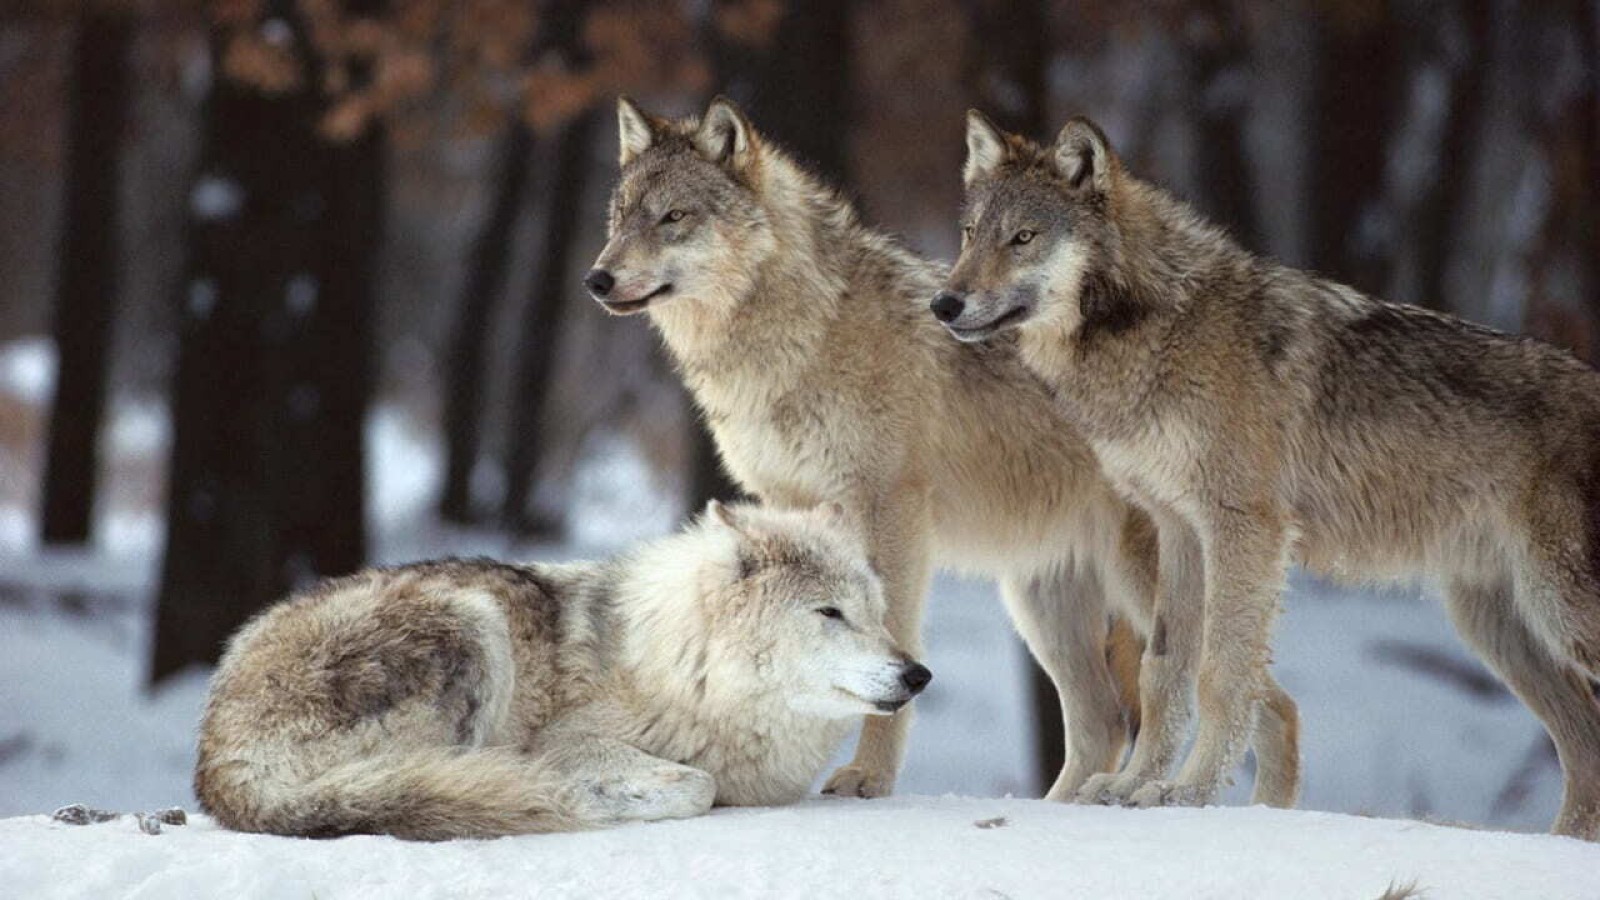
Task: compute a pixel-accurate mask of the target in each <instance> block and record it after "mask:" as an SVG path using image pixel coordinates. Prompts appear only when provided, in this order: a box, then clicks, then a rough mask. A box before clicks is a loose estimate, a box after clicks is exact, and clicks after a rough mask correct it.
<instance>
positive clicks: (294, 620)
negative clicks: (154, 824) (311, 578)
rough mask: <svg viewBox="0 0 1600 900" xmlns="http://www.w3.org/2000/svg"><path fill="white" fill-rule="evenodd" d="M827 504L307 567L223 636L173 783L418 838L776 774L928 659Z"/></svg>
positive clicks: (583, 817) (924, 674)
mask: <svg viewBox="0 0 1600 900" xmlns="http://www.w3.org/2000/svg"><path fill="white" fill-rule="evenodd" d="M843 525H844V516H843V510H841V509H839V508H837V507H832V508H825V509H819V510H811V511H804V512H800V511H772V510H762V509H758V508H754V507H723V506H720V505H718V504H716V503H715V502H713V503H712V505H711V507H710V509H709V511H708V513H707V515H706V516H704V517H703V519H702V520H701V521H700V522H699V523H697V524H695V525H693V526H691V527H689V528H688V529H687V530H685V531H684V532H683V533H681V534H678V535H675V536H673V537H669V538H665V539H662V540H660V541H657V542H655V543H652V544H649V545H646V546H645V547H643V548H641V549H639V550H637V551H635V552H634V553H631V554H629V555H627V556H625V557H623V558H621V559H618V560H615V561H611V562H602V563H578V564H571V565H515V566H514V565H502V564H499V563H494V562H490V561H488V560H470V561H461V560H448V561H443V562H433V563H420V564H416V565H409V566H401V567H399V568H393V569H373V570H369V571H366V572H362V573H359V574H357V575H352V576H350V577H347V578H340V579H336V580H332V581H327V582H324V583H323V584H321V585H320V586H318V587H316V588H314V589H312V590H310V591H308V592H306V593H304V594H301V595H299V596H297V597H294V598H292V599H290V600H288V601H286V602H284V603H281V604H279V605H277V606H275V607H273V608H271V609H270V610H268V611H267V612H265V613H263V614H261V615H260V616H258V617H257V618H256V619H255V620H253V621H252V622H250V623H249V624H248V625H246V626H245V627H244V628H243V629H242V630H241V631H240V632H239V634H238V635H237V636H235V637H234V639H233V641H232V643H231V644H230V645H229V648H228V651H227V654H226V655H225V656H224V657H223V660H222V664H221V666H220V667H219V668H218V669H217V673H216V676H215V678H214V679H213V681H212V687H211V698H210V703H209V704H208V706H207V708H206V713H205V718H204V721H203V722H202V723H201V729H200V760H199V765H198V766H197V768H196V770H195V793H196V794H197V795H198V796H199V797H200V802H201V804H202V805H203V806H204V807H205V809H206V810H207V811H208V812H210V813H211V814H213V815H214V816H216V817H217V820H218V821H220V822H221V823H222V824H224V825H226V826H228V827H230V828H236V829H240V830H243V831H264V832H273V833H277V834H287V835H310V836H323V835H336V834H346V833H351V832H376V833H386V834H394V835H398V836H400V837H405V838H416V839H423V840H439V839H445V838H457V837H488V836H493V835H502V834H515V833H519V832H537V831H559V830H569V829H578V828H593V827H599V826H603V825H608V824H612V823H616V822H622V821H630V820H647V819H664V818H678V817H683V816H693V815H698V814H700V813H703V812H705V811H706V810H707V809H709V808H710V807H711V805H712V804H713V803H718V804H732V805H746V804H772V803H786V802H792V801H795V800H798V799H800V798H801V797H802V796H804V795H805V793H806V792H807V791H808V790H810V787H811V784H812V783H813V782H814V781H815V780H816V778H817V776H818V775H819V774H821V771H822V768H823V766H824V765H826V763H827V761H828V758H829V756H830V755H831V754H832V753H833V751H834V750H835V749H836V748H837V747H838V745H839V742H840V741H841V740H843V738H844V736H845V734H846V733H847V732H848V730H849V728H850V723H851V722H852V721H853V720H854V719H855V717H856V716H859V715H861V714H862V713H869V714H884V713H891V712H893V711H894V710H896V709H898V708H900V707H901V706H903V705H905V704H906V703H907V702H908V701H909V700H910V699H911V697H912V696H913V695H914V694H916V693H917V692H918V691H920V690H921V689H922V687H923V686H924V685H925V684H927V682H928V679H929V677H930V676H929V673H928V670H927V669H925V668H923V667H922V665H920V664H919V663H916V662H914V661H912V660H911V659H910V658H909V657H907V656H906V654H905V653H904V652H902V651H901V650H900V649H899V648H898V647H897V646H896V645H895V643H894V641H893V640H892V639H891V638H890V637H889V632H888V630H887V628H886V627H885V626H884V624H883V615H884V603H883V591H882V587H881V585H880V584H879V582H878V579H877V576H876V575H874V574H873V572H872V570H871V568H870V567H869V566H868V565H867V560H866V556H865V554H864V553H863V552H862V550H861V547H860V540H859V538H858V537H857V536H855V535H854V534H852V533H851V532H849V531H848V529H845V528H843V527H842V526H843Z"/></svg>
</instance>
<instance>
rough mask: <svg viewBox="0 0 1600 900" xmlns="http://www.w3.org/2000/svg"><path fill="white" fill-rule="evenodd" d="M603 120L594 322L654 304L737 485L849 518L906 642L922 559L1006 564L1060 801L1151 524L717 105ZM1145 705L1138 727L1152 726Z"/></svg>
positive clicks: (898, 750)
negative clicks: (828, 504)
mask: <svg viewBox="0 0 1600 900" xmlns="http://www.w3.org/2000/svg"><path fill="white" fill-rule="evenodd" d="M618 114H619V120H620V127H621V144H622V150H621V166H622V177H621V181H620V183H619V184H618V186H617V189H616V192H615V194H614V195H613V198H612V206H611V220H610V240H609V242H608V243H607V244H606V246H605V249H604V250H603V251H602V252H601V254H600V257H599V259H598V261H597V262H596V263H595V269H594V270H593V271H592V272H590V273H589V275H588V277H587V279H586V283H587V285H588V287H589V289H590V290H591V292H592V293H593V294H594V295H595V298H596V299H597V300H599V302H600V303H601V304H602V305H603V306H604V307H605V308H606V309H607V310H608V311H610V312H613V313H618V314H626V313H637V312H641V311H648V313H649V315H650V317H651V319H652V320H653V322H654V323H655V326H656V327H657V328H658V329H659V330H660V332H661V334H662V336H663V337H664V338H665V341H666V344H667V346H668V347H669V348H670V350H671V352H672V354H673V356H674V357H675V359H676V361H677V364H678V366H679V368H680V370H681V371H682V373H683V376H684V379H685V381H687V382H688V385H689V388H690V389H691V390H692V391H693V393H694V396H695V400H696V402H697V403H698V404H699V406H700V408H701V410H702V411H703V412H704V414H705V416H706V418H707V420H708V422H709V423H710V427H711V430H712V433H713V434H714V435H715V437H716V441H717V446H718V449H719V451H720V453H721V456H722V459H723V462H724V463H725V464H726V465H727V467H728V469H729V471H730V472H731V473H732V474H733V475H734V477H735V478H737V479H738V480H739V482H740V483H741V484H742V485H743V486H744V487H745V488H746V489H747V490H749V491H750V492H752V493H753V494H755V495H756V496H758V497H760V498H761V499H762V500H764V501H767V502H769V503H773V504H777V505H780V506H807V505H810V504H814V503H818V502H821V501H828V500H831V501H836V502H840V503H842V504H844V505H845V506H846V507H847V508H848V509H849V510H850V512H851V514H852V515H853V516H854V517H855V518H856V519H857V520H858V521H860V522H861V523H863V525H864V531H865V533H866V534H867V543H868V552H869V554H870V557H871V559H872V562H873V565H874V566H875V568H876V569H877V571H878V572H879V574H880V575H881V576H882V577H883V580H884V589H885V592H886V594H887V599H888V608H889V613H888V623H889V630H890V633H892V634H893V635H894V637H895V639H896V640H897V641H898V642H900V645H901V646H903V647H906V648H907V649H908V650H910V651H911V652H913V653H918V652H920V650H919V648H920V637H919V634H920V620H921V611H922V604H923V596H924V594H925V593H926V590H927V586H928V578H929V573H930V570H931V568H932V567H933V566H934V565H935V564H937V565H941V566H946V567H950V568H958V569H964V570H967V571H973V572H980V573H985V574H991V575H998V576H999V577H1000V578H1001V593H1002V596H1003V598H1004V599H1005V602H1006V606H1007V608H1008V609H1009V610H1010V612H1011V615H1012V619H1013V621H1014V622H1015V623H1016V625H1017V629H1018V630H1019V631H1020V632H1021V633H1022V636H1023V638H1024V639H1025V640H1026V641H1027V643H1028V646H1029V648H1030V649H1031V650H1032V652H1033V655H1034V657H1035V658H1036V659H1038V660H1039V662H1040V664H1041V665H1042V666H1043V667H1044V669H1045V670H1046V672H1048V673H1049V675H1050V677H1051V679H1052V680H1053V681H1054V682H1055V684H1056V687H1057V688H1058V689H1059V691H1060V693H1061V697H1062V712H1063V715H1064V716H1065V718H1066V720H1067V722H1068V724H1069V728H1068V738H1067V744H1068V746H1067V764H1066V766H1065V767H1063V769H1062V771H1061V773H1060V776H1059V777H1058V778H1057V780H1056V782H1055V784H1054V785H1053V786H1052V787H1051V789H1050V792H1049V796H1050V797H1051V798H1054V799H1066V798H1069V797H1071V796H1072V794H1073V793H1074V792H1075V791H1076V790H1077V788H1078V787H1079V786H1080V785H1081V784H1082V783H1083V782H1084V780H1085V779H1087V778H1088V777H1089V776H1090V775H1091V774H1092V773H1095V772H1101V771H1105V770H1107V769H1109V768H1111V767H1112V766H1114V765H1115V764H1116V761H1117V760H1118V759H1119V758H1120V756H1121V752H1122V748H1123V744H1124V742H1125V735H1126V725H1125V722H1126V719H1125V716H1124V709H1127V708H1129V707H1131V706H1133V705H1134V704H1135V702H1136V701H1135V700H1134V699H1133V697H1132V693H1133V691H1132V689H1131V688H1129V689H1127V690H1125V691H1124V692H1123V693H1122V694H1119V690H1118V687H1117V684H1116V682H1115V680H1114V679H1113V677H1112V675H1111V674H1110V673H1109V672H1108V667H1107V649H1108V645H1109V647H1110V648H1111V650H1112V651H1119V650H1120V656H1119V658H1120V659H1121V660H1122V661H1123V664H1122V665H1121V666H1118V667H1116V668H1117V671H1118V674H1119V675H1120V677H1121V683H1122V684H1123V685H1129V686H1131V685H1132V684H1133V683H1134V682H1135V680H1136V679H1137V678H1138V677H1139V676H1137V675H1136V674H1135V671H1136V666H1137V662H1136V659H1137V655H1138V649H1137V641H1136V640H1135V639H1134V638H1132V636H1131V635H1130V634H1128V632H1127V631H1126V628H1125V626H1119V627H1118V628H1117V629H1116V630H1114V631H1111V632H1109V637H1108V626H1107V612H1108V609H1110V610H1114V611H1116V612H1118V613H1120V614H1122V615H1123V616H1125V617H1127V619H1128V620H1129V621H1131V622H1132V623H1133V624H1134V625H1135V626H1136V627H1138V628H1140V629H1143V630H1146V631H1148V630H1149V628H1150V623H1151V617H1150V615H1149V613H1150V605H1151V598H1152V596H1153V595H1154V592H1155V588H1156V584H1155V582H1156V565H1155V563H1156V556H1155V554H1156V546H1155V536H1154V532H1153V531H1152V530H1151V528H1150V525H1149V522H1148V520H1147V519H1146V518H1145V517H1144V516H1143V515H1142V514H1140V513H1138V512H1137V511H1136V510H1134V509H1133V508H1131V507H1130V506H1129V505H1128V504H1127V503H1125V502H1124V501H1123V500H1122V498H1120V497H1119V496H1118V495H1117V494H1116V492H1115V491H1113V490H1112V488H1111V486H1110V485H1109V484H1108V483H1107V482H1106V481H1105V480H1104V479H1103V478H1102V477H1101V475H1100V473H1099V469H1098V466H1097V465H1096V464H1095V461H1094V458H1093V455H1092V454H1091V453H1090V451H1089V448H1088V447H1087V446H1086V445H1085V444H1084V443H1083V442H1082V441H1081V440H1079V439H1078V438H1076V437H1075V436H1073V435H1072V434H1071V433H1070V432H1069V431H1065V430H1063V429H1061V428H1059V427H1057V426H1056V425H1055V424H1054V419H1055V414H1054V412H1053V410H1052V407H1051V404H1050V398H1049V396H1048V395H1047V394H1046V393H1045V391H1044V390H1043V388H1042V387H1041V386H1040V385H1039V384H1038V383H1037V381H1036V379H1034V378H1033V377H1031V376H1030V375H1028V373H1027V372H1026V370H1025V369H1024V368H1023V367H1022V364H1021V363H1020V362H1019V361H1018V360H1017V358H1016V354H1015V352H1014V350H1013V349H1012V348H1010V347H1005V346H989V347H966V346H961V345H958V344H955V343H954V342H952V341H950V340H949V339H948V338H947V337H946V336H945V335H944V334H943V332H942V330H941V329H940V328H939V326H938V325H937V324H935V323H933V322H932V321H929V320H928V318H927V316H926V314H925V312H924V311H923V304H924V303H925V302H926V298H927V297H928V296H929V294H931V293H932V291H933V290H934V289H935V287H936V286H937V284H938V280H939V277H940V275H941V273H942V270H941V268H940V267H938V266H936V265H934V264H932V263H929V262H926V261H924V260H921V259H919V258H917V257H915V256H913V255H912V254H910V253H908V252H906V251H905V250H903V249H901V248H900V247H898V246H896V245H895V244H894V243H893V242H892V241H890V240H889V239H888V238H887V237H885V236H884V235H882V234H880V233H878V232H875V231H873V230H871V229H869V228H867V227H865V226H863V225H862V224H861V223H860V222H858V221H857V219H856V216H855V212H854V210H853V209H852V208H851V207H850V205H849V204H848V203H846V202H845V201H844V200H842V199H841V198H840V197H839V196H838V195H837V194H835V193H834V192H833V191H832V190H830V189H828V188H827V187H825V186H823V185H822V184H820V183H819V182H818V181H817V180H816V179H814V178H813V177H812V176H811V175H809V174H808V173H806V172H804V171H803V170H802V169H800V167H798V166H796V165H795V164H794V163H793V162H791V161H790V160H789V159H788V158H787V157H785V156H784V154H783V153H782V152H780V151H779V150H778V149H777V148H776V147H774V146H773V145H772V144H770V143H769V142H767V141H765V140H763V139H762V138H761V137H760V136H759V135H758V134H757V133H756V132H755V131H754V129H752V128H751V126H750V124H749V123H748V122H747V121H746V120H745V117H744V115H743V114H742V113H741V112H740V111H739V110H738V109H736V108H735V107H734V106H733V105H732V104H731V103H729V102H727V101H726V100H720V99H719V100H716V101H714V102H713V103H712V104H711V106H710V107H709V109H708V110H707V112H706V114H705V116H704V117H702V118H701V119H698V120H693V119H691V120H684V121H666V120H661V119H655V118H652V117H650V116H647V115H646V114H644V113H643V112H641V111H640V110H639V109H638V108H636V107H635V106H634V105H633V104H631V103H629V102H628V101H627V100H622V101H621V102H620V103H619V106H618ZM1108 601H1109V606H1108ZM1155 639H1156V641H1157V642H1161V641H1163V640H1164V637H1163V636H1162V635H1161V634H1160V632H1159V631H1157V632H1156V635H1155ZM1108 642H1109V644H1108ZM1144 677H1145V678H1146V679H1149V678H1157V679H1158V680H1159V678H1160V677H1163V676H1162V668H1161V667H1160V666H1157V668H1156V670H1153V671H1152V672H1147V673H1145V676H1144ZM1168 693H1170V692H1168ZM1165 695H1166V694H1164V693H1162V694H1158V696H1165ZM1274 697H1275V703H1274V704H1273V710H1274V712H1275V713H1276V715H1275V716H1273V717H1271V721H1270V723H1269V727H1268V728H1267V729H1266V730H1265V732H1264V733H1263V741H1262V742H1261V744H1260V746H1258V750H1259V751H1260V753H1259V754H1258V755H1259V757H1260V761H1261V770H1260V771H1261V774H1260V777H1259V778H1258V781H1257V797H1258V798H1259V799H1261V800H1262V801H1263V802H1269V803H1274V804H1278V805H1292V804H1293V802H1294V797H1295V792H1296V790H1297V787H1298V749H1297V744H1296V731H1295V729H1296V718H1295V711H1294V704H1293V702H1292V701H1290V700H1289V698H1288V697H1287V695H1284V694H1282V693H1276V694H1274ZM1145 712H1146V714H1147V715H1150V714H1152V713H1153V718H1151V719H1147V720H1146V721H1145V723H1144V727H1146V728H1149V727H1151V723H1152V722H1157V723H1159V722H1160V721H1161V720H1162V719H1163V718H1165V714H1164V711H1162V710H1151V709H1149V708H1148V707H1146V709H1145ZM907 726H908V719H907V714H906V713H902V714H900V715H898V716H896V717H894V718H893V719H871V720H869V721H868V722H867V724H866V727H865V729H864V730H863V733H862V738H861V743H860V745H859V746H858V747H857V751H856V756H855V759H854V760H853V761H852V762H851V763H850V764H849V765H848V766H846V767H845V768H843V769H841V770H839V771H838V772H837V773H835V774H834V776H833V777H832V779H830V780H829V782H828V784H827V788H826V789H827V790H829V791H832V792H836V793H845V794H854V795H860V796H866V797H875V796H881V795H884V794H887V793H889V792H890V790H891V789H892V787H893V784H894V779H895V775H896V772H897V770H898V768H899V765H900V762H901V759H902V756H903V752H904V745H905V735H906V729H907Z"/></svg>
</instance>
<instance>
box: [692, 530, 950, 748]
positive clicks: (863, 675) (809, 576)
mask: <svg viewBox="0 0 1600 900" xmlns="http://www.w3.org/2000/svg"><path fill="white" fill-rule="evenodd" d="M699 527H700V528H702V529H708V530H711V531H713V532H718V533H720V536H721V537H723V538H726V539H727V540H729V541H731V544H724V545H723V546H724V547H729V548H731V550H732V554H731V557H730V559H731V563H732V564H731V566H726V567H722V566H719V567H718V568H717V574H716V575H714V576H713V580H714V582H720V583H713V584H711V585H708V587H707V589H706V590H705V592H704V595H703V596H702V598H701V600H700V603H701V614H702V616H703V617H704V634H705V640H706V644H705V646H706V654H705V659H704V665H705V667H706V669H705V673H704V674H705V677H706V678H707V681H708V682H709V683H712V684H713V685H714V689H716V690H719V691H721V692H723V693H725V694H726V693H730V692H731V693H744V692H748V693H750V694H755V695H763V696H767V697H772V698H779V699H781V701H782V702H783V703H784V704H786V705H787V706H788V707H789V708H790V709H793V710H795V711H798V712H802V713H805V714H808V715H818V716H823V717H827V718H845V717H851V716H858V715H861V714H862V713H873V714H888V713H892V712H894V711H895V710H897V709H899V708H900V707H902V706H904V705H905V704H906V703H907V702H909V701H910V700H911V698H912V697H914V696H916V695H917V694H918V693H920V692H921V691H922V689H923V688H924V687H925V686H926V685H927V684H928V682H929V681H930V680H931V679H932V677H933V676H932V675H931V673H929V671H928V670H927V668H926V667H924V666H923V665H921V664H920V663H918V662H917V661H915V660H913V659H911V657H910V656H908V655H907V654H906V653H905V651H903V650H902V649H901V648H900V647H899V646H898V645H896V643H895V641H894V639H893V638H892V637H890V635H889V630H888V628H887V627H886V626H885V624H884V615H885V606H884V600H883V588H882V586H881V585H880V584H879V582H878V577H877V576H876V575H875V574H873V571H872V568H871V566H870V565H868V563H867V558H866V555H865V553H864V551H863V544H862V541H861V540H860V538H859V537H858V535H857V533H856V532H855V530H854V529H853V528H852V527H850V523H849V522H848V521H847V516H846V514H845V512H844V510H843V509H842V508H841V507H839V506H838V505H837V504H824V505H823V506H821V507H818V508H816V509H813V510H799V511H797V510H775V509H766V508H761V507H756V506H746V505H737V506H724V505H722V504H720V503H717V502H716V501H712V503H711V504H710V506H709V507H708V508H707V510H706V513H705V516H704V517H703V519H702V521H701V523H700V525H699Z"/></svg>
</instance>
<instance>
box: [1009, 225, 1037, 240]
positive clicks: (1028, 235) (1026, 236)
mask: <svg viewBox="0 0 1600 900" xmlns="http://www.w3.org/2000/svg"><path fill="white" fill-rule="evenodd" d="M1031 240H1033V232H1031V231H1029V230H1028V229H1026V228H1024V229H1022V230H1021V231H1019V232H1017V236H1016V237H1014V238H1012V239H1011V243H1013V244H1026V243H1027V242H1029V241H1031Z"/></svg>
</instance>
